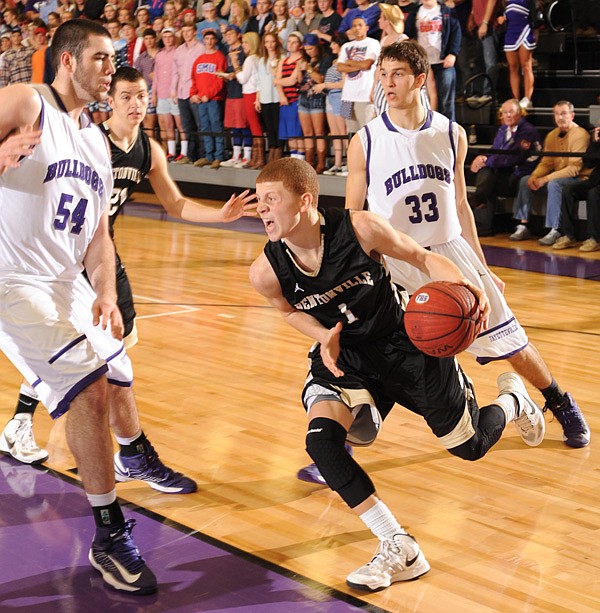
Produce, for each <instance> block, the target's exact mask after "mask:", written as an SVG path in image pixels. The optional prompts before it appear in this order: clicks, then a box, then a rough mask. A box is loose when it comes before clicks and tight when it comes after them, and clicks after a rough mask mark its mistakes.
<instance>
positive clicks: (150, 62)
mask: <svg viewBox="0 0 600 613" xmlns="http://www.w3.org/2000/svg"><path fill="white" fill-rule="evenodd" d="M142 38H143V39H144V45H145V47H146V50H145V51H142V53H140V57H138V59H137V60H136V62H135V68H136V69H137V70H138V71H139V72H140V73H141V75H142V76H143V77H144V81H146V85H147V86H148V100H149V102H148V108H147V110H146V117H144V122H143V124H142V125H143V127H144V132H146V134H147V135H148V136H150V137H152V138H155V134H154V131H155V129H156V106H154V105H153V104H152V81H153V80H154V60H155V59H156V54H157V53H158V45H157V37H156V32H155V31H154V30H153V29H152V28H146V29H145V30H144V32H143V36H142Z"/></svg>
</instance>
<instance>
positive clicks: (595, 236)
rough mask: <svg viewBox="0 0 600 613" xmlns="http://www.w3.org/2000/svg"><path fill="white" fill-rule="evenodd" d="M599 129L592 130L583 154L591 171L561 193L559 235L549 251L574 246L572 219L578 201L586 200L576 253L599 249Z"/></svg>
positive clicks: (574, 218)
mask: <svg viewBox="0 0 600 613" xmlns="http://www.w3.org/2000/svg"><path fill="white" fill-rule="evenodd" d="M599 133H600V128H595V129H594V131H593V135H592V141H591V142H590V145H589V147H588V149H587V151H586V152H585V157H584V164H585V166H588V167H590V168H593V170H592V173H591V174H590V176H589V177H583V178H581V179H579V180H577V181H575V182H574V183H571V184H570V185H565V187H563V190H562V204H561V209H560V232H561V234H562V235H563V236H561V237H560V238H559V239H558V240H557V241H556V242H555V243H554V245H552V248H553V249H567V248H568V247H573V246H574V245H575V244H576V242H577V241H576V240H575V220H576V218H577V209H578V204H579V200H585V201H586V211H587V236H588V238H587V239H586V240H585V241H584V242H583V244H582V245H581V246H580V247H579V251H584V252H589V251H598V250H600V142H599V141H598V137H599V135H600V134H599Z"/></svg>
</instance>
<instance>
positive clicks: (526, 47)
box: [504, 0, 536, 109]
mask: <svg viewBox="0 0 600 613" xmlns="http://www.w3.org/2000/svg"><path fill="white" fill-rule="evenodd" d="M530 4H531V3H530V1H529V0H506V9H505V10H504V19H506V34H505V35H504V52H505V53H506V61H507V62H508V70H509V79H510V89H511V91H512V95H513V97H514V98H516V99H517V100H518V99H519V97H520V95H521V94H520V91H521V73H523V92H524V96H523V98H521V101H520V104H521V106H522V107H523V108H525V109H527V108H531V106H532V102H531V100H532V98H533V84H534V76H533V50H534V49H535V46H536V41H535V31H534V29H533V26H532V23H531V17H532V16H531V14H530V11H529V6H530Z"/></svg>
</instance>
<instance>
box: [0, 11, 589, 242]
mask: <svg viewBox="0 0 600 613" xmlns="http://www.w3.org/2000/svg"><path fill="white" fill-rule="evenodd" d="M145 2H146V3H145ZM576 4H577V3H576ZM535 7H536V1H534V0H446V1H445V2H443V1H441V0H417V1H412V0H390V1H389V2H386V3H379V2H371V0H275V1H274V2H272V1H271V0H217V1H212V0H211V1H207V2H202V0H137V1H136V0H119V2H115V3H113V2H106V0H37V1H34V0H0V40H1V43H2V47H1V49H0V87H3V86H6V85H8V84H12V83H19V82H24V83H26V82H33V83H44V82H45V83H49V82H51V81H52V79H53V74H52V72H53V71H52V66H51V64H50V52H49V49H50V45H51V44H52V35H53V33H54V31H55V29H56V28H57V27H58V25H59V24H60V23H61V22H63V21H65V20H68V19H74V18H76V19H93V20H97V21H100V22H101V23H103V24H104V25H105V27H106V28H107V30H108V31H109V33H110V35H111V38H112V41H113V45H114V48H115V63H116V65H117V67H119V66H123V65H131V66H135V67H136V68H137V69H138V70H140V72H141V73H142V74H143V76H144V78H145V80H146V82H147V84H148V88H149V92H150V104H149V107H148V114H147V117H146V119H145V121H144V129H145V130H146V131H147V132H148V134H150V135H152V136H154V137H155V138H157V139H158V140H159V141H160V142H161V143H162V146H163V147H164V149H165V151H166V152H167V155H168V159H169V161H171V162H176V163H181V164H194V165H195V166H198V167H203V166H206V167H210V168H212V169H217V168H219V167H220V166H230V167H235V168H261V167H262V166H263V165H264V164H265V162H266V161H269V160H272V159H277V158H279V157H281V155H283V152H284V151H286V152H287V154H288V155H290V156H292V157H299V158H302V159H306V160H307V161H308V162H309V163H311V164H312V165H313V166H314V167H315V168H316V170H317V172H318V173H324V174H327V175H340V176H344V175H347V172H348V171H347V166H346V164H345V157H344V156H345V149H346V145H347V137H348V135H351V134H352V133H354V132H356V131H357V130H358V129H359V128H360V127H361V126H363V125H364V124H365V123H367V122H368V121H369V120H370V119H372V118H373V117H374V116H375V115H376V114H380V113H382V112H383V111H385V109H386V100H385V96H384V95H383V92H382V89H381V86H380V84H379V80H378V74H377V58H378V55H379V52H380V49H381V47H382V46H385V45H388V44H391V43H393V42H395V41H399V40H405V39H408V38H412V39H415V40H417V41H418V42H419V43H420V44H421V45H422V46H423V47H424V48H425V50H426V52H427V55H428V58H429V61H430V64H431V67H432V69H431V71H430V75H429V78H428V80H427V83H426V94H424V96H426V98H427V100H428V105H429V106H430V108H433V109H435V110H438V111H439V112H441V113H442V114H444V115H446V116H447V117H448V118H450V119H454V118H455V104H456V100H455V98H456V97H458V98H459V99H460V98H462V95H463V93H464V92H463V87H464V84H465V83H466V82H467V81H468V80H469V77H471V76H472V75H473V74H475V73H483V74H485V75H487V77H486V78H484V79H482V80H481V82H480V83H479V86H478V87H479V91H477V92H475V94H474V95H472V96H471V97H470V98H468V101H469V102H471V103H472V102H475V103H477V104H487V103H488V102H489V101H490V100H491V99H492V97H493V96H494V95H495V88H496V86H497V80H498V64H499V59H500V54H501V51H502V50H504V52H505V56H506V61H507V65H508V68H509V79H510V89H511V92H512V96H513V98H512V99H510V100H507V101H506V102H505V103H504V104H503V105H502V108H501V114H500V117H501V120H502V126H501V128H500V130H499V132H498V134H497V135H496V139H495V140H494V143H493V148H494V149H495V150H510V149H517V150H518V151H519V155H516V156H515V155H514V152H513V153H511V152H510V151H508V152H507V155H503V154H494V155H489V156H484V155H479V156H477V157H476V158H475V159H474V160H473V162H472V165H471V170H472V172H474V173H476V189H475V192H474V194H473V195H472V205H473V207H474V209H475V212H476V217H478V225H481V226H485V223H483V222H482V223H481V224H479V222H480V221H481V220H482V219H484V220H485V219H488V220H489V218H490V216H492V215H493V211H494V210H495V201H496V198H497V197H498V196H512V197H514V198H515V202H516V218H517V221H518V222H519V223H518V226H517V229H516V230H515V232H514V233H513V235H512V236H511V239H513V240H522V239H524V238H528V237H529V236H530V231H529V228H528V216H529V213H530V210H531V202H532V197H533V194H534V192H537V191H546V192H547V207H546V210H547V214H546V225H547V227H548V234H547V235H546V236H545V237H544V238H543V239H542V240H541V242H542V244H546V245H552V244H554V243H555V242H556V241H557V240H558V239H559V238H560V237H561V236H563V237H564V236H569V234H568V232H571V234H572V231H571V230H570V228H569V229H568V231H565V230H563V231H561V227H560V223H561V217H562V215H561V207H563V202H562V193H563V188H564V187H566V186H568V185H569V184H570V183H572V182H576V181H577V180H578V179H581V176H580V175H581V172H582V170H581V166H582V164H583V162H582V159H581V158H574V157H567V158H560V157H547V156H544V157H543V158H542V160H541V162H539V164H538V158H537V157H536V156H535V155H533V153H535V151H536V150H537V149H541V148H542V145H541V144H540V143H541V138H540V136H539V134H538V133H537V130H536V129H535V128H534V127H533V126H532V125H531V124H530V123H528V122H527V121H526V119H525V116H524V111H525V110H526V109H528V108H530V107H531V105H532V97H533V91H534V79H533V70H532V52H533V49H534V48H535V44H536V36H535V25H536V24H535V21H534V16H535V15H534V13H535V10H536V8H535ZM89 111H90V113H91V115H92V117H93V119H94V121H96V122H100V121H104V120H105V119H107V118H108V116H109V114H110V108H109V107H108V105H107V104H106V103H105V104H100V105H98V104H93V105H90V108H89ZM554 111H555V119H556V122H557V128H556V130H554V131H553V132H551V133H550V134H549V135H548V136H547V138H546V140H545V142H544V145H543V148H544V149H546V150H552V151H556V150H559V151H561V150H566V151H583V150H585V148H586V146H587V144H588V141H589V135H588V134H587V132H586V131H585V130H583V129H582V128H579V127H578V126H577V125H576V124H574V121H573V117H574V113H573V108H572V105H570V103H568V102H564V101H563V102H560V103H558V105H557V106H556V107H555V109H554ZM558 113H560V114H561V116H560V117H559V115H558ZM563 116H564V117H563ZM563 120H564V121H563ZM572 126H574V129H571V127H572ZM267 152H268V155H267ZM330 154H332V155H330ZM584 175H585V171H584ZM585 187H587V186H585ZM582 189H583V188H579V191H577V189H576V188H575V187H574V189H573V191H569V192H568V194H569V197H571V196H572V195H573V194H578V193H580V192H581V190H582ZM586 193H587V192H586ZM595 194H596V192H592V198H595ZM565 207H566V210H568V211H571V210H572V208H573V207H572V205H569V204H568V203H567V204H566V205H564V207H563V208H565ZM488 225H489V224H488ZM571 238H572V237H571ZM597 238H600V237H597ZM560 245H563V246H570V243H568V241H567V240H566V239H565V238H563V240H562V241H561V242H560V243H559V247H558V248H561V247H560Z"/></svg>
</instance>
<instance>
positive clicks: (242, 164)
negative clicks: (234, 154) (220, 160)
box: [221, 158, 250, 168]
mask: <svg viewBox="0 0 600 613" xmlns="http://www.w3.org/2000/svg"><path fill="white" fill-rule="evenodd" d="M249 163H250V160H247V159H246V158H241V159H239V160H238V161H237V162H236V163H235V164H234V165H233V167H234V168H246V167H247V166H248V164H249ZM221 166H225V164H221Z"/></svg>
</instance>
